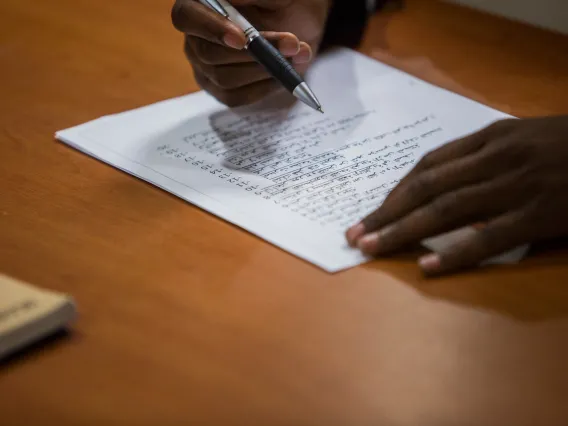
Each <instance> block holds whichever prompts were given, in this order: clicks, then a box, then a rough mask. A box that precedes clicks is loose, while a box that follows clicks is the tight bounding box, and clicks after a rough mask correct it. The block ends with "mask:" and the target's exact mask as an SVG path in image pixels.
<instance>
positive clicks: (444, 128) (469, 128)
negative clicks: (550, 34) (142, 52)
mask: <svg viewBox="0 0 568 426" xmlns="http://www.w3.org/2000/svg"><path fill="white" fill-rule="evenodd" d="M309 84H310V86H311V88H312V89H313V90H314V92H315V93H316V94H317V95H318V97H319V99H320V101H321V103H322V105H323V107H324V109H325V111H326V114H325V115H322V114H320V113H319V112H316V111H312V110H311V109H309V108H308V107H306V106H304V105H302V104H299V103H298V104H295V105H293V106H292V107H284V106H283V105H282V103H281V99H271V100H267V101H265V102H262V103H260V104H257V105H255V106H249V107H244V108H238V109H233V110H231V109H228V108H226V107H224V106H223V105H221V104H219V103H218V102H217V101H215V100H214V99H213V98H212V97H210V96H209V95H207V94H206V93H204V92H199V93H195V94H191V95H188V96H184V97H180V98H176V99H172V100H167V101H163V102H160V103H157V104H154V105H150V106H146V107H143V108H139V109H136V110H133V111H129V112H124V113H121V114H117V115H115V116H107V117H103V118H100V119H98V120H95V121H92V122H89V123H86V124H84V125H81V126H77V127H74V128H71V129H67V130H63V131H60V132H58V133H57V134H56V136H57V138H58V139H60V140H62V141H64V142H66V143H68V144H69V145H71V146H73V147H75V148H77V149H79V150H81V151H83V152H85V153H87V154H89V155H92V156H93V157H97V158H99V159H100V160H102V161H104V162H107V163H109V164H111V165H113V166H115V167H117V168H119V169H122V170H124V171H126V172H128V173H131V174H133V175H135V176H137V177H139V178H141V179H144V180H146V181H148V182H150V183H152V184H154V185H156V186H158V187H160V188H163V189H164V190H166V191H169V192H171V193H173V194H175V195H177V196H179V197H181V198H183V199H185V200H187V201H189V202H191V203H193V204H195V205H197V206H199V207H201V208H203V209H205V210H207V211H209V212H211V213H213V214H215V215H217V216H219V217H221V218H223V219H225V220H227V221H229V222H232V223H234V224H236V225H238V226H240V227H242V228H244V229H246V230H248V231H249V232H251V233H253V234H256V235H258V236H259V237H261V238H263V239H265V240H266V241H269V242H271V243H272V244H275V245H276V246H279V247H281V248H282V249H284V250H286V251H288V252H290V253H293V254H294V255H296V256H298V257H300V258H303V259H305V260H307V261H309V262H312V263H314V264H315V265H318V266H320V267H321V268H323V269H325V270H327V271H330V272H334V271H339V270H342V269H345V268H348V267H351V266H354V265H357V264H360V263H363V262H365V261H366V260H367V259H366V258H365V257H364V256H363V255H361V254H360V253H359V252H358V251H357V250H354V249H351V248H349V247H348V246H347V244H346V241H345V237H344V232H345V230H346V228H347V227H348V226H350V225H351V224H353V223H355V222H356V221H358V220H359V219H361V218H362V217H364V216H365V215H366V214H368V213H369V212H371V211H373V210H374V209H375V208H377V207H378V206H379V205H380V204H381V203H382V201H383V200H384V198H385V196H386V195H387V193H388V192H389V191H390V189H391V188H393V186H394V185H396V183H397V182H398V181H399V180H400V179H401V178H402V177H403V175H404V174H406V173H407V172H408V171H409V170H410V168H412V166H413V165H414V164H416V162H417V161H418V160H419V159H420V158H421V157H422V156H423V155H424V154H425V153H427V152H428V151H430V150H433V149H435V148H437V147H439V146H440V145H442V144H444V143H446V142H449V141H451V140H454V139H456V138H458V137H462V136H464V135H466V134H469V133H472V132H474V131H477V130H479V129H481V128H482V127H485V126H486V125H488V124H490V123H491V122H494V121H496V120H498V119H501V118H504V117H507V115H505V114H503V113H501V112H498V111H495V110H493V109H490V108H488V107H485V106H483V105H480V104H478V103H476V102H473V101H471V100H469V99H466V98H463V97H461V96H458V95H455V94H452V93H450V92H448V91H445V90H442V89H439V88H437V87H434V86H432V85H429V84H427V83H425V82H423V81H421V80H418V79H416V78H414V77H412V76H409V75H407V74H405V73H402V72H400V71H397V70H395V69H393V68H390V67H388V66H386V65H383V64H381V63H379V62H376V61H374V60H371V59H369V58H366V57H364V56H363V55H360V54H358V53H355V52H353V51H350V50H338V51H335V52H333V53H331V54H328V55H327V56H324V57H322V58H321V59H320V60H319V61H318V62H317V63H316V64H314V66H313V69H312V71H311V73H310V76H309ZM288 98H289V96H288V95H286V96H285V97H284V99H288Z"/></svg>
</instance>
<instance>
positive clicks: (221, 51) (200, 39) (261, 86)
mask: <svg viewBox="0 0 568 426" xmlns="http://www.w3.org/2000/svg"><path fill="white" fill-rule="evenodd" d="M330 1H331V0H231V4H232V5H233V6H235V7H237V8H238V9H239V11H240V12H241V13H242V14H243V16H245V18H247V19H248V20H249V21H250V22H251V23H252V24H253V25H254V26H255V27H256V28H257V29H258V30H259V31H261V30H270V31H264V32H262V35H263V36H264V37H265V38H266V39H267V40H270V41H272V42H273V43H274V44H275V45H276V46H277V47H278V49H279V50H280V52H281V53H282V54H283V55H284V56H286V57H287V58H289V59H290V60H291V62H292V63H293V65H294V67H295V68H296V70H297V71H298V72H299V73H303V72H305V71H306V70H307V67H308V64H309V63H310V61H311V60H312V58H313V56H314V52H315V51H316V50H317V49H318V46H319V44H320V42H321V39H322V37H323V31H324V28H325V22H326V19H327V14H328V9H329V5H330V4H329V3H330ZM172 21H173V24H174V26H175V27H176V28H177V29H178V30H179V31H181V32H183V33H184V34H185V53H186V56H187V58H188V59H189V62H190V63H191V65H192V66H193V71H194V74H195V78H196V81H197V82H198V84H199V85H200V86H201V87H202V88H203V89H204V90H206V91H208V92H209V93H211V94H212V95H213V96H214V97H215V98H217V99H218V100H219V101H220V102H222V103H224V104H226V105H229V106H237V105H243V104H248V103H252V102H255V101H257V100H260V99H262V98H263V97H265V96H267V95H268V94H270V93H272V92H275V91H277V90H281V85H280V84H279V83H278V82H277V81H275V80H273V79H272V78H271V77H270V75H269V74H268V73H267V72H266V71H264V69H263V68H262V67H261V66H260V65H258V64H257V63H256V62H254V60H253V59H252V58H251V56H250V55H248V54H247V53H246V51H244V50H243V49H244V46H245V42H246V39H245V36H244V34H243V31H242V30H241V29H240V28H239V27H237V26H236V25H235V24H233V23H232V22H230V21H229V20H228V19H226V18H224V17H222V16H220V15H218V14H216V13H215V12H214V11H212V10H211V9H209V8H208V7H206V6H204V5H202V4H200V3H199V2H198V1H197V0H177V1H176V3H175V5H174V7H173V9H172ZM290 31H291V32H290ZM300 40H301V41H300Z"/></svg>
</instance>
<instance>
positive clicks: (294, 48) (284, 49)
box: [278, 38, 300, 56]
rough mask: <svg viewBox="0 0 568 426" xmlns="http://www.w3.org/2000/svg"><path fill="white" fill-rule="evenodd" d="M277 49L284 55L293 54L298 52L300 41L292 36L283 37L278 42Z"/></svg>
mask: <svg viewBox="0 0 568 426" xmlns="http://www.w3.org/2000/svg"><path fill="white" fill-rule="evenodd" d="M278 49H279V50H280V53H282V54H283V55H284V56H294V55H296V54H298V53H299V52H300V43H299V42H298V40H295V39H293V38H283V39H282V40H280V41H279V42H278Z"/></svg>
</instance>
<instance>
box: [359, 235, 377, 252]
mask: <svg viewBox="0 0 568 426" xmlns="http://www.w3.org/2000/svg"><path fill="white" fill-rule="evenodd" d="M357 247H358V248H359V250H361V251H362V252H363V253H367V254H373V253H376V252H377V251H378V248H379V233H378V232H373V233H372V234H367V235H365V236H364V237H362V238H360V239H359V241H358V242H357Z"/></svg>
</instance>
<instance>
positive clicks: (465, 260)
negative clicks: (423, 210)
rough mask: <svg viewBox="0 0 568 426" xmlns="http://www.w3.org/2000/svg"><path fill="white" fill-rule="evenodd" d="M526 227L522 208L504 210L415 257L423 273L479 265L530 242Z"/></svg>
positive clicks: (429, 273)
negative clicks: (455, 240)
mask: <svg viewBox="0 0 568 426" xmlns="http://www.w3.org/2000/svg"><path fill="white" fill-rule="evenodd" d="M528 229H529V227H527V226H525V224H524V215H523V213H522V211H516V212H511V213H507V214H505V215H503V216H500V217H498V218H496V219H494V220H492V221H490V222H489V223H488V224H487V225H486V226H484V227H483V228H481V229H479V230H478V231H477V232H476V233H475V234H472V235H471V236H469V237H466V238H464V240H463V241H460V242H459V243H456V244H454V245H452V246H451V247H449V248H448V249H447V250H446V251H444V252H443V253H432V254H429V255H426V256H423V257H421V258H420V259H419V260H418V264H419V265H420V268H421V269H422V271H423V272H424V273H425V274H426V275H440V274H445V273H450V272H455V271H458V270H461V269H465V268H471V267H475V266H478V265H480V264H481V263H482V262H484V261H486V260H488V259H490V258H492V257H494V256H498V255H500V254H502V253H505V252H506V251H507V250H510V249H513V248H515V247H518V246H520V245H523V244H526V243H528V242H530V240H531V236H530V235H529V234H528V231H527V230H528Z"/></svg>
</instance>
